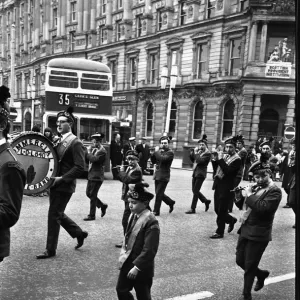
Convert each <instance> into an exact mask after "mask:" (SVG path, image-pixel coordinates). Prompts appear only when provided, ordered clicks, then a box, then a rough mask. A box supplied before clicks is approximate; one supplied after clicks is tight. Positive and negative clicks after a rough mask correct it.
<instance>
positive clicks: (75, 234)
mask: <svg viewBox="0 0 300 300" xmlns="http://www.w3.org/2000/svg"><path fill="white" fill-rule="evenodd" d="M72 111H73V110H72V109H71V108H68V110H67V111H60V112H59V113H58V114H57V122H56V125H57V132H58V133H59V134H60V135H61V139H60V141H59V142H58V144H57V146H56V152H57V155H58V158H59V164H60V165H59V173H58V174H57V176H56V177H54V178H52V179H53V184H52V186H51V188H50V195H49V200H50V206H49V212H48V232H47V243H46V251H45V252H44V253H42V254H40V255H37V257H36V258H37V259H45V258H50V257H53V256H55V255H56V248H57V243H58V236H59V230H60V226H62V227H63V228H64V229H65V230H66V231H67V232H68V233H69V235H70V236H71V237H72V238H77V242H78V243H77V245H76V246H75V249H78V248H80V247H81V246H82V245H83V243H84V239H86V238H87V236H88V233H87V232H86V231H83V230H82V229H81V228H80V227H79V226H78V225H77V224H76V223H75V222H74V221H73V220H71V219H70V218H69V217H68V216H67V215H66V214H65V213H64V211H65V209H66V206H67V204H68V202H69V200H70V198H71V196H72V194H73V193H74V192H75V187H76V178H78V177H79V176H81V175H82V173H83V171H84V165H85V149H84V146H83V144H82V142H81V141H80V140H79V139H78V138H77V137H76V136H75V135H74V134H73V133H72V128H73V126H74V124H75V118H74V116H73V114H72Z"/></svg>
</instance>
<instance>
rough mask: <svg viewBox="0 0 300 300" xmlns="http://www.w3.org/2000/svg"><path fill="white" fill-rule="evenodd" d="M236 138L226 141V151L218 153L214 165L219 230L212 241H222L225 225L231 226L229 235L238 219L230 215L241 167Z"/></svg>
mask: <svg viewBox="0 0 300 300" xmlns="http://www.w3.org/2000/svg"><path fill="white" fill-rule="evenodd" d="M236 142H237V138H236V137H231V138H229V139H227V140H226V141H225V151H226V152H227V154H224V153H223V151H218V155H217V157H216V160H215V161H213V164H215V165H216V166H217V169H216V174H215V177H214V184H213V189H214V190H215V193H214V207H215V212H216V214H217V230H216V232H215V233H214V234H213V235H212V236H211V237H210V238H211V239H220V238H223V237H224V230H225V224H229V226H228V233H230V232H231V231H232V230H233V228H234V224H235V223H236V221H237V219H236V218H234V217H232V216H231V215H229V214H228V208H229V203H230V199H231V198H232V194H231V190H232V189H233V188H234V181H235V177H236V175H237V173H238V171H239V170H240V167H241V163H242V162H241V158H240V157H239V155H238V154H237V153H236Z"/></svg>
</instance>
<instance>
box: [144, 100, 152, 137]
mask: <svg viewBox="0 0 300 300" xmlns="http://www.w3.org/2000/svg"><path fill="white" fill-rule="evenodd" d="M152 130H153V104H152V103H149V104H148V106H147V109H146V129H145V134H146V136H152Z"/></svg>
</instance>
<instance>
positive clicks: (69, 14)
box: [66, 1, 71, 24]
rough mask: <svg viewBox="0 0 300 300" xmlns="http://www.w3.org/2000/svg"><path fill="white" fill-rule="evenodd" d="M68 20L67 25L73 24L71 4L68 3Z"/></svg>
mask: <svg viewBox="0 0 300 300" xmlns="http://www.w3.org/2000/svg"><path fill="white" fill-rule="evenodd" d="M66 15H67V17H66V20H67V24H70V23H71V2H70V1H67V12H66Z"/></svg>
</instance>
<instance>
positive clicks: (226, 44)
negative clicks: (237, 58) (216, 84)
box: [223, 35, 229, 76]
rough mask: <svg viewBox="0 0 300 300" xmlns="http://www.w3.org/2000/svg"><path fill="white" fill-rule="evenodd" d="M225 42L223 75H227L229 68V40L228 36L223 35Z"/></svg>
mask: <svg viewBox="0 0 300 300" xmlns="http://www.w3.org/2000/svg"><path fill="white" fill-rule="evenodd" d="M224 38H225V41H224V66H223V68H224V72H225V73H224V75H225V76H227V75H228V68H229V39H228V35H225V37H224Z"/></svg>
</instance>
